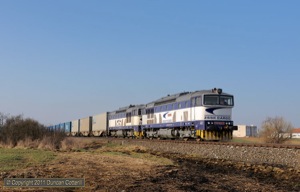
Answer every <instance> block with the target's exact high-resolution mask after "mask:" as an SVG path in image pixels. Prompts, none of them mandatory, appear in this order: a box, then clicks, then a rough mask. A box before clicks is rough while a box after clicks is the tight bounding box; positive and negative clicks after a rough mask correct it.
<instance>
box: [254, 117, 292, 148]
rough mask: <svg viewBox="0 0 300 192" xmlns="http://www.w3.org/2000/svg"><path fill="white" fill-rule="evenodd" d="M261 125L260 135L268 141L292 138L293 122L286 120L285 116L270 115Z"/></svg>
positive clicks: (280, 141) (274, 141) (282, 140)
mask: <svg viewBox="0 0 300 192" xmlns="http://www.w3.org/2000/svg"><path fill="white" fill-rule="evenodd" d="M261 127H262V129H261V131H260V133H259V135H260V137H262V138H263V139H264V140H265V142H267V143H283V142H284V141H286V140H288V139H290V136H291V131H292V129H293V126H292V124H291V123H289V122H287V121H285V120H284V118H283V117H275V118H271V117H268V118H267V119H266V120H265V121H264V122H263V123H262V126H261Z"/></svg>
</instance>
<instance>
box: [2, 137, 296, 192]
mask: <svg viewBox="0 0 300 192" xmlns="http://www.w3.org/2000/svg"><path fill="white" fill-rule="evenodd" d="M251 140H252V139H251ZM249 141H250V140H249ZM10 150H12V149H10ZM18 150H19V151H17V153H14V154H13V155H11V154H10V151H9V150H8V149H5V153H6V154H8V155H7V156H6V157H4V156H3V153H0V156H1V155H2V156H3V158H2V160H1V158H0V163H1V164H2V163H4V162H6V163H7V162H11V163H12V161H11V160H9V161H5V160H7V158H8V157H10V158H11V159H12V160H15V161H16V164H13V163H12V164H11V166H10V167H7V168H6V169H1V168H0V177H1V180H0V188H1V189H2V191H172V192H173V191H212V192H215V191H216V192H227V191H237V192H238V191H266V192H267V191H268V192H269V191H299V190H300V184H299V179H300V178H299V177H298V176H299V175H291V174H290V173H289V172H288V171H284V169H283V168H281V169H280V170H282V171H280V174H278V175H274V174H270V172H268V171H262V170H259V169H255V167H254V168H253V167H252V168H253V169H251V170H250V169H247V168H246V167H245V166H244V165H243V164H241V165H238V166H237V165H235V164H234V163H233V162H226V161H222V160H214V159H201V158H197V157H192V156H183V155H179V154H162V153H158V152H153V151H149V150H148V149H146V148H143V147H140V146H130V145H128V146H127V145H120V144H114V143H110V142H108V141H103V140H97V139H78V138H71V139H70V138H68V140H67V141H65V142H64V145H63V150H62V151H57V152H53V154H50V152H49V151H48V152H46V153H47V154H44V152H39V154H40V155H43V156H45V158H42V159H40V160H39V161H36V162H35V163H30V162H32V161H33V160H34V159H36V158H37V157H36V156H35V155H34V156H33V157H32V156H30V155H31V154H32V153H35V152H34V151H32V152H30V153H29V152H28V153H29V154H28V153H27V152H26V150H27V151H28V149H18ZM22 150H24V151H22ZM23 153H24V155H25V154H26V155H27V156H26V158H25V157H24V155H22V154H23ZM51 153H52V152H51ZM20 154H21V155H20ZM9 155H10V156H9ZM1 161H2V162H1ZM18 161H21V164H20V163H18ZM27 161H30V162H27ZM248 167H249V166H248ZM273 169H274V170H275V168H273ZM4 178H85V187H84V188H5V187H3V179H4Z"/></svg>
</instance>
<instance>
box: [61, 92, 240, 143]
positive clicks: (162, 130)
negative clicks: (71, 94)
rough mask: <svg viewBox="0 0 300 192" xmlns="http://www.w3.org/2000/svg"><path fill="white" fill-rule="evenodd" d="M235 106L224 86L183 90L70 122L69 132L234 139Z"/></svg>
mask: <svg viewBox="0 0 300 192" xmlns="http://www.w3.org/2000/svg"><path fill="white" fill-rule="evenodd" d="M233 106H234V97H233V95H231V94H227V93H223V91H222V89H217V88H214V89H212V90H202V91H194V92H182V93H178V94H174V95H167V96H166V97H162V98H160V99H158V100H155V101H152V102H150V103H147V104H143V105H129V106H127V107H122V108H119V109H118V110H115V111H112V112H105V113H102V114H99V115H95V116H91V117H87V118H82V119H77V120H74V121H72V122H68V124H70V123H71V129H69V130H66V132H67V134H68V135H73V136H112V137H132V138H149V139H154V138H156V139H165V138H169V139H185V140H187V139H196V140H230V139H232V132H233V130H237V126H234V124H233V121H232V108H233ZM60 125H61V124H60Z"/></svg>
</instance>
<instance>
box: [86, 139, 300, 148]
mask: <svg viewBox="0 0 300 192" xmlns="http://www.w3.org/2000/svg"><path fill="white" fill-rule="evenodd" d="M88 138H99V139H106V140H119V141H127V142H131V141H134V142H161V143H174V144H175V143H184V144H191V145H224V146H233V147H263V148H285V149H300V145H287V144H271V143H234V142H229V141H228V142H205V141H196V140H188V141H185V140H168V139H165V140H164V139H152V140H151V139H132V138H103V137H102V138H101V137H88Z"/></svg>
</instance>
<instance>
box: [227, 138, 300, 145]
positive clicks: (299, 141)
mask: <svg viewBox="0 0 300 192" xmlns="http://www.w3.org/2000/svg"><path fill="white" fill-rule="evenodd" d="M231 142H235V143H265V141H264V139H263V138H261V137H234V138H233V139H232V141H231ZM284 144H287V145H300V139H289V140H287V141H285V142H284Z"/></svg>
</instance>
